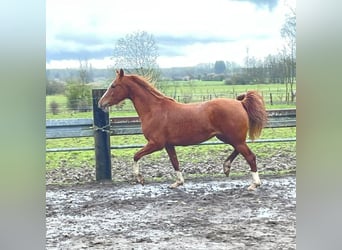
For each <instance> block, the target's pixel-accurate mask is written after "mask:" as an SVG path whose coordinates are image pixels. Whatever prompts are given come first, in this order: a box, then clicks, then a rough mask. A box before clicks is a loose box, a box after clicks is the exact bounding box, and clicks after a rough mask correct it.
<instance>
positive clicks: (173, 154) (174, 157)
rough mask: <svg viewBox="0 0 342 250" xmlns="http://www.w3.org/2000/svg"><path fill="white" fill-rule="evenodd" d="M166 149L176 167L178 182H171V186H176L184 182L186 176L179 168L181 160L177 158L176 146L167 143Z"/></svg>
mask: <svg viewBox="0 0 342 250" xmlns="http://www.w3.org/2000/svg"><path fill="white" fill-rule="evenodd" d="M165 149H166V152H167V154H168V155H169V158H170V161H171V163H172V166H173V168H174V169H175V171H176V175H177V179H176V182H175V183H173V184H171V185H170V188H176V187H178V186H180V185H183V184H184V178H183V175H182V172H181V171H180V170H179V162H178V159H177V154H176V150H175V147H174V146H172V145H167V146H165Z"/></svg>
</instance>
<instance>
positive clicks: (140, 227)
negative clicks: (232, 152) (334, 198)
mask: <svg viewBox="0 0 342 250" xmlns="http://www.w3.org/2000/svg"><path fill="white" fill-rule="evenodd" d="M260 178H261V181H262V186H261V187H260V188H259V189H258V190H257V191H254V192H251V191H247V187H248V185H249V182H250V181H251V178H250V176H249V175H248V176H243V177H234V178H233V177H232V178H222V177H217V178H200V179H198V178H197V179H194V180H187V181H186V183H185V185H184V186H181V187H179V188H178V189H176V190H173V189H169V188H168V186H169V184H170V183H169V182H168V183H148V184H146V185H145V186H140V185H132V184H129V183H120V184H115V183H114V184H113V183H103V184H99V183H88V184H78V185H71V186H57V185H47V188H46V228H47V234H46V249H215V250H219V249H295V248H296V177H295V174H287V175H282V176H272V175H269V176H260Z"/></svg>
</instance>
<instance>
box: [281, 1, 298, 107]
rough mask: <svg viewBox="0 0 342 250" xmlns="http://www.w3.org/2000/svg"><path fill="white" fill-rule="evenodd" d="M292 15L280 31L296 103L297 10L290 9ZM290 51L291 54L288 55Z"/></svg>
mask: <svg viewBox="0 0 342 250" xmlns="http://www.w3.org/2000/svg"><path fill="white" fill-rule="evenodd" d="M289 10H290V13H289V14H288V15H287V16H286V19H285V23H284V25H283V27H282V29H281V31H280V33H281V36H282V37H283V38H284V39H285V41H286V46H285V48H284V51H285V54H286V58H285V59H284V62H286V64H285V66H286V70H287V73H288V74H287V82H286V83H288V82H289V83H290V89H291V101H294V97H295V92H294V91H293V84H294V80H295V77H296V31H297V28H296V27H297V21H296V10H295V9H294V8H291V7H289ZM287 51H289V53H287Z"/></svg>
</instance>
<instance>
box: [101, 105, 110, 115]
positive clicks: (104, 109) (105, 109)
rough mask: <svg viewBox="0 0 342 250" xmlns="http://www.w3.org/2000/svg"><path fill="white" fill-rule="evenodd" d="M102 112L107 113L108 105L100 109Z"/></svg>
mask: <svg viewBox="0 0 342 250" xmlns="http://www.w3.org/2000/svg"><path fill="white" fill-rule="evenodd" d="M102 110H103V111H104V112H106V113H108V112H109V105H106V106H103V107H102Z"/></svg>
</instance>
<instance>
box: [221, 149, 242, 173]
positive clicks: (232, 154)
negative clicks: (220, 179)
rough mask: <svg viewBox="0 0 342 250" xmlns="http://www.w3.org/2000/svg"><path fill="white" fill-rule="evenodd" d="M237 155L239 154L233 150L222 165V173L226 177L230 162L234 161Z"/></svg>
mask: <svg viewBox="0 0 342 250" xmlns="http://www.w3.org/2000/svg"><path fill="white" fill-rule="evenodd" d="M238 154H239V152H238V151H237V150H236V149H234V151H233V152H232V153H231V154H230V155H229V156H228V158H227V159H226V160H225V161H224V163H223V172H224V173H225V175H226V176H227V177H228V176H229V173H230V165H231V164H232V162H233V161H234V159H235V158H236V156H237V155H238Z"/></svg>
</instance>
